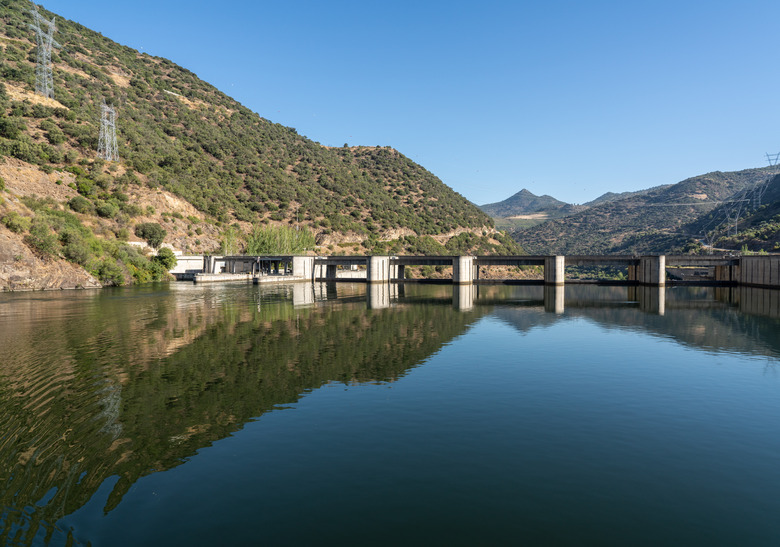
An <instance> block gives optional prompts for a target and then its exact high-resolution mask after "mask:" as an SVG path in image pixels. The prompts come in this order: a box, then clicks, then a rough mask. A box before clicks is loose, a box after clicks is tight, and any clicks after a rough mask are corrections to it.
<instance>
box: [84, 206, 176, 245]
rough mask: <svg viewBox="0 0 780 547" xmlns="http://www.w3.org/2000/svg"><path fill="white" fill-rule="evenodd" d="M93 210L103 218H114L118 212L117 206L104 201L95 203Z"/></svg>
mask: <svg viewBox="0 0 780 547" xmlns="http://www.w3.org/2000/svg"><path fill="white" fill-rule="evenodd" d="M95 212H96V213H97V214H98V216H101V217H103V218H114V217H115V216H116V215H117V213H118V212H119V207H117V206H116V205H114V204H113V203H110V202H106V201H104V202H103V203H100V204H98V205H97V207H95ZM138 237H141V236H138ZM163 237H165V235H163ZM160 243H162V240H161V241H160Z"/></svg>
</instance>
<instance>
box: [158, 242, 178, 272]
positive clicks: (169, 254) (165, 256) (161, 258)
mask: <svg viewBox="0 0 780 547" xmlns="http://www.w3.org/2000/svg"><path fill="white" fill-rule="evenodd" d="M152 260H153V261H154V262H158V263H159V264H160V265H161V266H162V267H163V268H165V270H166V271H171V270H172V269H173V268H174V267H176V263H177V262H178V261H177V260H176V255H174V254H173V251H171V250H170V249H169V248H168V247H163V248H162V249H160V250H159V251H157V256H155V257H153V258H152Z"/></svg>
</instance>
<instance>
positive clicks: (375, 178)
mask: <svg viewBox="0 0 780 547" xmlns="http://www.w3.org/2000/svg"><path fill="white" fill-rule="evenodd" d="M38 10H39V13H40V14H41V16H42V17H43V18H45V19H47V20H51V18H52V17H54V16H55V15H56V14H53V13H51V12H48V11H46V10H45V9H42V8H40V7H39V8H38ZM0 18H1V19H2V21H3V25H2V29H0V50H1V51H0V75H2V78H3V82H2V85H0V157H4V158H13V159H14V161H18V162H20V163H21V164H23V165H24V167H25V169H27V168H29V167H34V168H36V169H38V170H39V171H41V172H42V173H43V174H44V175H47V176H49V175H51V178H53V180H52V182H54V183H55V184H56V183H57V181H59V185H60V186H62V185H67V186H70V188H71V189H72V190H74V191H75V192H76V193H77V194H78V196H75V195H68V196H62V195H60V196H59V197H58V198H56V199H54V202H52V203H49V204H48V205H45V206H39V207H38V208H37V211H36V210H35V208H34V207H33V208H31V207H27V205H25V204H24V203H22V202H21V198H22V197H28V198H29V197H30V195H31V194H29V193H25V191H24V190H18V188H23V187H25V186H26V183H25V181H24V180H9V179H8V178H6V182H7V183H8V184H7V186H8V187H9V188H17V190H14V191H13V192H14V193H12V194H11V195H10V199H9V200H7V203H6V204H5V205H3V204H0V217H3V215H7V214H8V213H9V212H10V209H9V208H8V202H12V203H15V204H16V205H14V207H15V209H14V210H16V212H18V213H19V214H21V215H22V216H27V217H28V218H30V219H31V220H32V219H33V218H34V217H35V216H41V217H43V216H45V215H46V214H49V212H50V209H60V210H61V212H62V213H68V214H72V215H75V216H76V219H75V220H76V221H78V222H79V223H80V224H81V225H83V226H85V227H86V228H87V229H88V230H89V231H90V232H91V233H92V234H94V235H96V236H97V238H98V239H99V240H101V241H104V240H113V239H117V238H118V239H119V241H120V242H121V240H123V239H130V240H131V241H132V240H135V239H138V238H136V237H135V236H134V232H135V230H134V227H135V226H136V225H137V224H140V223H148V222H156V223H161V222H167V221H169V220H170V219H171V218H173V219H177V220H179V221H182V222H179V223H176V222H174V224H177V225H176V226H174V227H173V228H175V230H176V231H177V233H179V237H178V241H176V242H175V243H176V245H177V246H178V248H183V247H186V250H188V251H190V252H216V251H217V250H218V249H219V246H220V242H221V241H222V240H223V239H224V233H223V232H224V230H225V229H226V227H228V226H231V225H232V226H233V228H234V229H235V230H236V231H237V233H238V235H239V241H240V240H241V237H242V236H243V235H246V234H247V233H248V232H249V231H250V230H251V229H253V227H256V226H270V225H292V224H295V225H296V226H299V227H303V228H306V229H309V230H311V232H312V233H313V234H314V235H315V237H316V238H317V242H318V243H319V244H320V245H321V246H322V248H323V252H332V251H339V250H340V249H339V247H338V246H339V244H341V243H347V244H349V245H354V244H357V245H358V246H359V247H358V248H357V249H355V248H354V247H349V248H350V249H352V250H359V251H360V252H374V251H382V250H393V251H394V252H404V251H405V250H407V249H408V248H410V247H415V246H417V247H419V246H420V239H425V240H426V242H427V243H426V244H425V245H423V246H427V247H435V245H433V244H430V240H432V241H433V242H435V244H436V245H439V246H440V247H441V248H440V249H437V250H438V251H441V250H446V245H447V244H448V243H449V241H450V240H451V239H452V238H453V237H455V236H458V235H459V234H462V233H464V232H468V233H471V234H473V235H474V237H473V238H469V239H470V240H473V241H474V242H475V244H476V245H477V246H479V247H481V248H482V249H483V250H484V249H487V250H489V251H495V252H498V251H500V250H502V249H503V250H510V251H511V252H517V251H518V249H517V246H516V245H515V244H514V243H513V242H512V241H511V240H510V239H509V238H506V237H502V236H500V235H498V234H496V233H495V231H494V229H493V222H492V220H491V219H490V217H488V216H487V215H486V214H484V213H483V212H482V211H480V210H479V209H478V208H477V207H476V206H475V205H473V204H472V203H470V202H469V201H468V200H466V199H465V198H464V197H463V196H461V195H459V194H457V193H456V192H454V191H452V189H450V188H449V187H447V186H446V185H445V184H444V183H443V182H442V181H441V180H439V179H438V178H437V177H436V176H434V175H433V174H432V173H430V172H428V171H427V170H426V169H424V168H423V167H421V166H420V165H417V164H415V163H414V162H412V161H411V160H409V159H408V158H406V157H405V156H404V155H403V154H401V153H400V152H398V151H396V150H394V149H392V148H390V147H341V148H331V147H325V146H322V145H320V144H319V143H316V142H313V141H311V140H309V139H307V138H305V137H303V136H301V135H298V133H297V132H296V130H295V129H293V128H288V127H284V126H282V125H279V124H276V123H273V122H271V121H269V120H267V119H265V118H262V117H261V116H259V115H258V114H256V113H254V112H252V111H250V110H249V109H247V108H245V107H244V106H242V105H241V104H239V103H238V102H236V101H234V100H233V99H231V98H230V97H228V96H227V95H225V94H224V93H222V92H221V91H219V90H218V89H216V88H214V87H213V86H211V85H209V84H208V83H206V82H203V81H202V80H200V79H198V78H197V76H196V75H195V74H193V73H192V72H190V71H188V70H187V69H185V68H182V67H179V66H177V65H175V64H174V63H172V62H171V61H169V60H167V59H163V58H159V57H153V56H150V55H148V54H145V53H144V54H142V53H139V52H138V51H135V50H133V49H131V48H128V47H125V46H122V45H120V44H117V43H115V42H113V41H111V40H110V39H109V38H106V37H104V36H102V35H101V34H99V33H98V32H95V31H93V30H90V29H87V28H86V27H84V26H82V25H80V24H77V23H74V22H71V21H68V20H64V19H62V18H60V17H57V19H56V25H57V31H56V35H55V39H56V41H57V42H59V43H60V44H62V48H59V49H54V50H53V52H52V55H51V57H52V65H53V78H54V98H53V99H49V98H44V97H41V96H40V95H36V94H35V93H34V90H35V61H36V47H35V35H34V31H32V30H31V29H30V24H31V23H32V22H33V16H32V14H31V4H30V3H28V2H27V1H26V0H3V1H2V2H0ZM103 101H105V102H106V103H107V104H108V105H113V106H114V107H115V108H116V110H117V116H118V118H117V141H118V153H119V157H120V161H119V162H105V161H103V160H100V159H96V150H97V147H98V136H99V126H100V122H99V119H100V109H101V105H102V103H103ZM6 176H7V177H11V178H13V177H14V176H15V173H14V172H11V173H7V174H6ZM49 190H51V189H49ZM49 190H46V191H44V192H43V193H42V194H37V197H39V198H40V197H44V198H45V197H52V196H53V195H54V194H56V192H53V191H49ZM8 191H9V190H6V192H8ZM154 196H158V197H160V196H164V197H165V199H164V200H163V201H164V202H165V203H167V202H172V201H176V200H179V201H180V202H182V207H173V208H171V209H168V210H164V211H160V209H159V208H158V207H156V206H155V205H153V204H152V202H153V201H155V199H157V198H155V197H154ZM0 197H1V196H0ZM7 197H9V196H7ZM74 197H79V200H77V201H76V204H77V205H76V206H75V207H72V206H70V207H69V206H66V205H65V198H67V199H68V200H73V199H74ZM81 198H83V199H81ZM84 200H86V201H84ZM136 200H141V201H142V202H143V203H147V205H142V206H139V205H138V202H137V201H136ZM158 201H159V200H158ZM165 203H163V205H165ZM190 209H191V211H190ZM163 213H165V215H166V216H165V217H163V216H162V214H163ZM58 214H59V213H58ZM185 219H186V220H185ZM71 222H74V221H73V220H71ZM42 223H43V222H42V221H41V222H39V224H42ZM5 224H7V223H5ZM55 224H56V223H51V222H49V223H48V228H49V229H50V231H51V232H52V234H53V235H54V236H56V237H59V239H60V242H59V244H60V245H61V246H63V245H65V242H63V241H62V234H61V232H60V231H58V229H57V226H56V225H55ZM4 229H5V228H4V227H3V226H2V225H1V224H0V230H4ZM11 231H12V232H13V230H11ZM39 231H45V230H43V228H41V229H40V230H39ZM14 233H16V234H17V235H19V236H20V237H21V238H22V239H24V238H25V237H26V232H25V231H24V230H22V231H21V232H14ZM128 234H129V235H128ZM85 237H86V234H85ZM28 239H29V238H28ZM462 242H463V238H461V239H460V240H459V241H458V242H456V246H462ZM166 243H174V242H169V241H168V240H167V239H166ZM93 246H94V245H93ZM507 246H508V247H507ZM33 250H35V251H36V252H37V253H38V254H40V251H41V249H33ZM50 250H51V251H53V252H51V253H48V258H49V259H56V258H58V257H62V256H67V253H66V252H64V251H63V249H61V248H57V247H51V246H50ZM114 251H115V252H114V253H113V254H115V255H116V254H117V253H118V252H119V251H116V249H114ZM105 254H106V253H105V252H101V253H98V258H100V259H101V260H102V259H103V258H105ZM118 260H119V262H120V264H119V267H120V269H122V270H123V272H124V274H129V273H132V272H131V271H130V269H128V268H127V263H126V262H123V261H122V260H121V259H118ZM82 262H84V261H82ZM82 265H85V266H87V264H86V262H84V263H83V264H82ZM87 269H88V270H92V269H91V268H90V267H87ZM93 273H95V272H93ZM116 279H118V278H115V280H116ZM125 279H126V280H129V276H128V275H125Z"/></svg>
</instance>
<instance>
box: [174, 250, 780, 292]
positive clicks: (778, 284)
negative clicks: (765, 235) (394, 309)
mask: <svg viewBox="0 0 780 547" xmlns="http://www.w3.org/2000/svg"><path fill="white" fill-rule="evenodd" d="M178 260H179V263H178V265H177V267H176V268H175V269H174V270H172V271H171V273H173V274H174V275H176V276H177V278H179V279H191V280H194V281H195V282H196V283H207V282H223V281H232V280H253V281H255V282H256V283H263V282H272V281H280V280H282V279H284V280H286V281H365V282H367V283H372V284H373V283H397V282H403V281H405V269H406V268H407V267H412V266H444V267H451V268H452V283H453V284H457V285H470V284H475V283H491V282H501V280H485V279H480V270H481V269H482V271H484V269H485V268H489V267H494V266H521V267H522V266H536V267H540V268H542V269H543V271H544V278H543V281H540V282H543V283H544V284H545V285H563V284H564V283H576V282H577V281H576V280H567V279H566V275H565V273H566V268H567V267H569V266H577V267H605V266H606V267H617V268H625V269H626V271H627V273H628V275H627V281H626V283H628V284H635V285H645V286H665V285H667V284H676V283H678V282H679V281H678V280H677V279H676V278H677V277H678V276H676V275H675V274H674V273H673V272H676V273H679V272H685V271H696V272H704V273H705V274H706V276H705V277H702V278H701V280H702V281H705V282H709V283H716V284H720V285H731V286H748V287H761V288H780V255H757V256H731V255H724V256H716V255H709V256H696V255H668V256H666V255H651V256H628V255H602V256H561V255H558V256H292V255H284V256H282V255H280V256H246V255H239V256H209V255H206V256H201V255H195V256H181V257H179V258H178ZM280 278H282V279H280Z"/></svg>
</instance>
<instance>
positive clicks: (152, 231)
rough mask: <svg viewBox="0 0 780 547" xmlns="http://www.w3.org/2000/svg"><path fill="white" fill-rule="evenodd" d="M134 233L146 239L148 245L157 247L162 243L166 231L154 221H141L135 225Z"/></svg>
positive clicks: (166, 233)
mask: <svg viewBox="0 0 780 547" xmlns="http://www.w3.org/2000/svg"><path fill="white" fill-rule="evenodd" d="M135 235H137V236H138V237H140V238H141V239H143V240H144V241H146V242H147V243H148V244H149V246H150V247H152V248H154V249H157V248H158V247H159V246H160V245H162V242H163V240H164V239H165V236H166V235H168V232H166V231H165V230H164V229H163V227H162V226H160V225H159V224H157V223H156V222H142V223H140V224H136V225H135Z"/></svg>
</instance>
